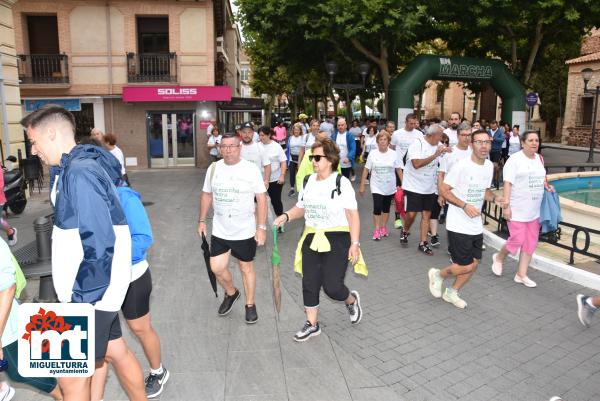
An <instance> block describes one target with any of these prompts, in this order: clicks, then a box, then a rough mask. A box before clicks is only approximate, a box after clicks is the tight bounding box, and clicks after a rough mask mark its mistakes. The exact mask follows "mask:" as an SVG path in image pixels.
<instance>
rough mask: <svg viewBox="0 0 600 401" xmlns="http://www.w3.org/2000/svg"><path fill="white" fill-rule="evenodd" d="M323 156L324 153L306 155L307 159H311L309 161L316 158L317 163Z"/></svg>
mask: <svg viewBox="0 0 600 401" xmlns="http://www.w3.org/2000/svg"><path fill="white" fill-rule="evenodd" d="M323 157H325V155H310V156H308V160H309V161H311V162H312V161H313V160H316V161H317V163H318V162H320V161H321V158H323Z"/></svg>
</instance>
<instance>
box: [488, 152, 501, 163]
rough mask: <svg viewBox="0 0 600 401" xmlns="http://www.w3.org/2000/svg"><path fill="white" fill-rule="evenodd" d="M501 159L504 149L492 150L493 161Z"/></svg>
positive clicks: (496, 161)
mask: <svg viewBox="0 0 600 401" xmlns="http://www.w3.org/2000/svg"><path fill="white" fill-rule="evenodd" d="M500 159H502V151H501V150H494V151H492V152H490V160H491V161H492V163H498V162H499V161H500Z"/></svg>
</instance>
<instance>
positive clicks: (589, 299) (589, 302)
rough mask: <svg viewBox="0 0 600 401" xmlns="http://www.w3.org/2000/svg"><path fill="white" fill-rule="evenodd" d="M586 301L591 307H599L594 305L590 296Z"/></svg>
mask: <svg viewBox="0 0 600 401" xmlns="http://www.w3.org/2000/svg"><path fill="white" fill-rule="evenodd" d="M585 303H586V304H588V305H589V306H590V307H591V308H593V309H597V308H596V306H594V304H593V303H592V297H588V298H587V299H586V300H585Z"/></svg>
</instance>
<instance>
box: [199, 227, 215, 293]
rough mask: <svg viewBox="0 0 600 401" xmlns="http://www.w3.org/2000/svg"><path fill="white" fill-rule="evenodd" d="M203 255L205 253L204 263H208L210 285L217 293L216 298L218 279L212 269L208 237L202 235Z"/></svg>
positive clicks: (207, 270)
mask: <svg viewBox="0 0 600 401" xmlns="http://www.w3.org/2000/svg"><path fill="white" fill-rule="evenodd" d="M201 248H202V253H204V262H206V272H207V273H208V279H209V280H210V285H211V286H212V289H213V291H214V292H215V297H218V295H217V278H216V277H215V273H213V271H212V269H211V268H210V248H209V246H208V242H207V241H206V236H205V235H204V234H202V246H201Z"/></svg>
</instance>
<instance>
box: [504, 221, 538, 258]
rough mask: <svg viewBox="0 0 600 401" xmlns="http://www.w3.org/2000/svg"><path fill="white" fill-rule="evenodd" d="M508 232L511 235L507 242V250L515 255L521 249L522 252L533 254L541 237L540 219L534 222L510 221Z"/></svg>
mask: <svg viewBox="0 0 600 401" xmlns="http://www.w3.org/2000/svg"><path fill="white" fill-rule="evenodd" d="M508 231H509V233H510V235H509V237H508V239H507V240H506V249H507V250H508V251H509V252H510V253H512V254H515V253H517V251H518V250H519V248H521V251H522V252H525V253H527V254H529V255H532V254H533V251H535V248H536V247H537V243H538V237H539V235H540V222H539V220H538V219H535V220H532V221H526V222H523V221H509V222H508Z"/></svg>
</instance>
